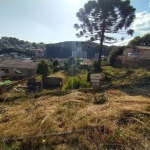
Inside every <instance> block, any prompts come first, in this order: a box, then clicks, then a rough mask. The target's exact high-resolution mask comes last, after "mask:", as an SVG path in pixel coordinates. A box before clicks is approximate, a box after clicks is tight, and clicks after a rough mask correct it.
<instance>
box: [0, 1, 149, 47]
mask: <svg viewBox="0 0 150 150" xmlns="http://www.w3.org/2000/svg"><path fill="white" fill-rule="evenodd" d="M87 1H88V0H0V38H1V37H2V36H7V37H16V38H18V39H20V40H25V41H30V42H44V43H57V42H63V41H76V40H82V41H83V40H85V39H84V38H81V39H78V38H76V36H75V34H76V32H77V31H76V30H75V29H74V28H73V25H74V23H77V22H78V19H77V17H76V12H78V10H79V8H82V7H83V6H84V4H85V3H86V2H87ZM131 5H132V6H133V7H135V8H136V20H135V22H134V23H133V25H132V28H133V29H134V30H135V34H134V36H133V37H129V36H126V35H125V36H124V37H125V40H124V41H123V42H121V41H118V45H124V44H127V43H128V42H129V41H130V40H131V39H132V38H134V37H135V36H142V35H144V34H145V33H148V32H149V31H150V0H131Z"/></svg>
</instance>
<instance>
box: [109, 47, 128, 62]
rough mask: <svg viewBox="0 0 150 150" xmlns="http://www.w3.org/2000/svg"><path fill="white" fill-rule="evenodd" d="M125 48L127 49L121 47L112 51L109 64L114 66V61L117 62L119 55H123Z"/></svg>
mask: <svg viewBox="0 0 150 150" xmlns="http://www.w3.org/2000/svg"><path fill="white" fill-rule="evenodd" d="M124 48H125V47H124V46H121V47H118V48H117V49H114V50H112V51H111V52H110V54H109V56H108V62H109V63H110V64H111V65H113V63H114V61H115V59H116V57H117V56H118V55H121V54H123V49H124Z"/></svg>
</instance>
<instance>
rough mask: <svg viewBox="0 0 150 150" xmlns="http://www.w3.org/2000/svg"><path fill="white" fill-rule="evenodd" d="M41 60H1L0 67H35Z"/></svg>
mask: <svg viewBox="0 0 150 150" xmlns="http://www.w3.org/2000/svg"><path fill="white" fill-rule="evenodd" d="M38 63H39V62H34V61H33V60H27V61H26V60H17V59H16V60H8V59H7V60H0V68H18V69H35V68H36V67H37V65H38Z"/></svg>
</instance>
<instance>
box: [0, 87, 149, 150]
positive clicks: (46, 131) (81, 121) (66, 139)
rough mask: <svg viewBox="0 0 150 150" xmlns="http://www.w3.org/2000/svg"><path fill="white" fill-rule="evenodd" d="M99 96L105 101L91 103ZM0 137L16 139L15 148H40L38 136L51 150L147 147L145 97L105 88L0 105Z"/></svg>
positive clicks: (146, 101)
mask: <svg viewBox="0 0 150 150" xmlns="http://www.w3.org/2000/svg"><path fill="white" fill-rule="evenodd" d="M146 90H147V89H146ZM143 91H144V89H143ZM101 95H104V96H105V97H106V98H107V102H106V103H104V104H100V105H95V104H94V99H95V97H96V98H99V97H101ZM70 131H71V133H70ZM77 131H78V132H77ZM0 133H1V138H2V139H9V140H10V141H13V142H14V141H15V140H14V139H18V140H17V141H20V143H19V144H20V149H25V148H24V147H23V146H25V147H26V148H27V147H28V149H30V148H31V147H32V148H33V149H35V147H38V149H40V148H39V147H42V149H44V148H43V143H42V139H43V138H44V139H45V140H46V144H44V146H46V147H49V148H50V147H51V149H63V148H64V149H73V148H75V147H76V148H79V149H94V148H98V147H99V148H100V149H102V148H103V149H132V148H134V149H141V150H142V149H144V148H145V149H149V148H150V145H149V143H150V136H149V135H150V99H149V97H146V96H145V97H144V96H142V95H138V94H137V95H135V96H130V95H129V94H127V93H125V92H123V91H120V90H113V89H110V90H107V91H105V92H104V93H96V94H95V96H93V94H92V93H90V92H89V93H84V92H82V91H77V90H76V91H72V93H70V94H66V95H62V96H42V97H39V98H35V99H32V100H26V101H23V102H20V101H14V103H12V104H9V103H3V104H2V103H1V104H0ZM43 135H45V137H44V136H43ZM32 136H36V137H35V138H32ZM49 137H52V138H49ZM33 139H34V140H33ZM15 142H16V141H15ZM10 143H11V142H9V144H10ZM10 145H11V144H10Z"/></svg>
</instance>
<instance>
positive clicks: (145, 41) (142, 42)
mask: <svg viewBox="0 0 150 150" xmlns="http://www.w3.org/2000/svg"><path fill="white" fill-rule="evenodd" d="M149 41H150V34H149V33H148V34H146V35H144V36H142V37H140V36H136V37H135V38H134V39H133V40H131V41H130V42H129V43H128V46H134V45H139V46H150V42H149Z"/></svg>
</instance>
